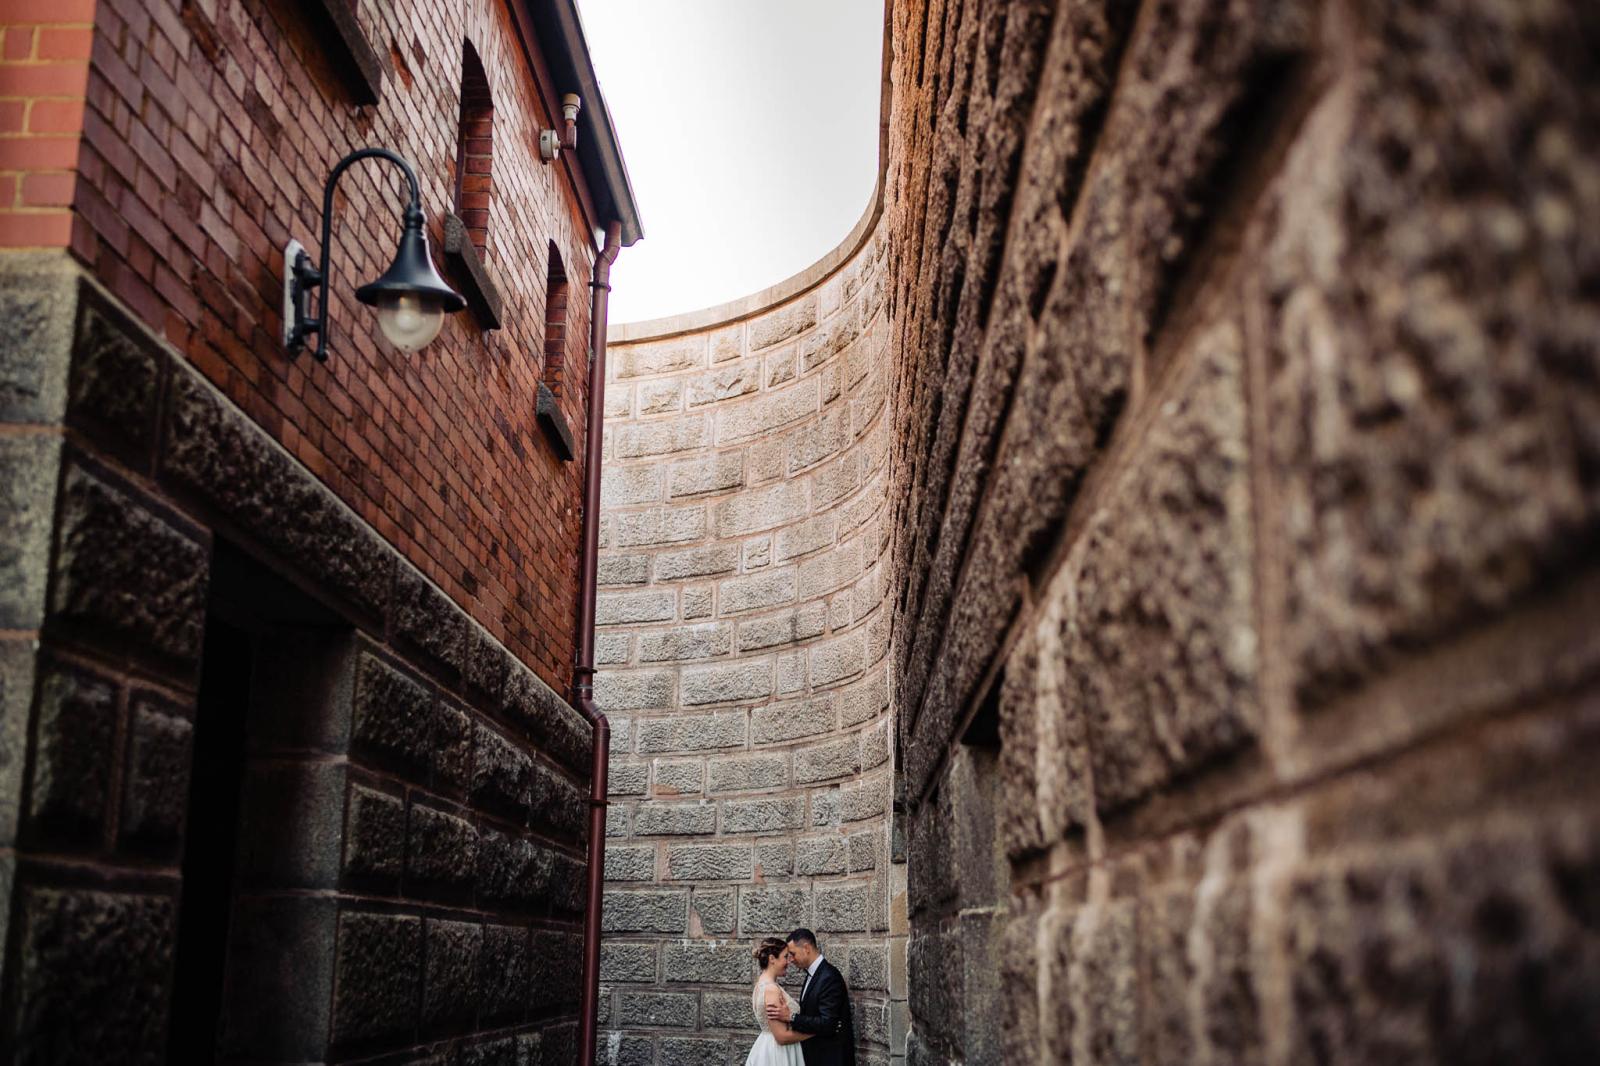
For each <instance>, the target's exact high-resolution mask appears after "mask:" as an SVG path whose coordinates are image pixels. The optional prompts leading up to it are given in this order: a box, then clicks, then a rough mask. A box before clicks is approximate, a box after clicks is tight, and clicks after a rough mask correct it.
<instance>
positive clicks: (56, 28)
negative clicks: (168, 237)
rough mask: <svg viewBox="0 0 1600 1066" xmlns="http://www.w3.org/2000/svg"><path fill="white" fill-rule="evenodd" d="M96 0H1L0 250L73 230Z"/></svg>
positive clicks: (62, 241)
mask: <svg viewBox="0 0 1600 1066" xmlns="http://www.w3.org/2000/svg"><path fill="white" fill-rule="evenodd" d="M93 16H94V0H4V2H0V26H4V27H5V30H4V37H3V38H0V248H62V247H65V246H66V244H67V240H68V238H69V237H70V235H71V233H72V215H71V213H70V211H69V210H68V208H69V206H70V205H71V203H72V186H73V168H74V167H75V166H76V165H77V160H78V131H79V130H80V129H81V128H82V126H83V90H84V82H85V79H86V75H87V72H88V59H89V41H90V37H91V34H92V31H91V28H90V20H91V19H92V18H93Z"/></svg>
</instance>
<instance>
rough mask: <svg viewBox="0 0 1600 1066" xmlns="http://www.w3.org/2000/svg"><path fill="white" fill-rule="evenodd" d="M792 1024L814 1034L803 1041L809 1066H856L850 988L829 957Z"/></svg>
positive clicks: (812, 981)
mask: <svg viewBox="0 0 1600 1066" xmlns="http://www.w3.org/2000/svg"><path fill="white" fill-rule="evenodd" d="M789 1025H790V1026H791V1027H792V1028H794V1029H795V1030H797V1031H799V1032H802V1033H811V1034H813V1035H812V1037H811V1039H810V1040H804V1041H801V1043H800V1054H801V1055H803V1056H804V1057H805V1060H806V1066H856V1025H855V1020H854V1019H853V1018H852V1017H851V1015H850V989H849V987H848V986H846V985H845V983H844V974H842V973H840V972H839V968H838V967H837V966H835V965H834V964H833V963H831V962H829V961H828V960H827V959H826V958H824V959H823V960H822V962H821V963H820V964H819V965H818V966H817V972H816V973H814V974H812V975H811V982H810V983H809V984H807V985H806V987H805V992H804V993H803V994H802V995H801V997H800V1012H799V1013H798V1014H796V1015H795V1016H794V1017H793V1018H790V1019H789Z"/></svg>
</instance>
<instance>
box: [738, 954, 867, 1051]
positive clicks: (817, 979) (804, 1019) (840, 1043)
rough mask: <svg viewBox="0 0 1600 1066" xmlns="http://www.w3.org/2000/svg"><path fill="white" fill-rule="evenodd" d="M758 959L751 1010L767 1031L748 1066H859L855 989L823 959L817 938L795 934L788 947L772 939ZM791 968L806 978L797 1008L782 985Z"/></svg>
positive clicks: (756, 1046)
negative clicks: (852, 1001) (852, 1007)
mask: <svg viewBox="0 0 1600 1066" xmlns="http://www.w3.org/2000/svg"><path fill="white" fill-rule="evenodd" d="M753 954H754V956H755V960H756V965H757V966H759V967H761V972H760V974H758V975H757V977H756V983H755V987H754V988H753V989H752V990H751V993H750V1005H751V1006H752V1007H753V1008H754V1010H755V1016H756V1024H757V1025H760V1026H762V1028H763V1029H764V1030H765V1032H763V1033H762V1034H761V1035H760V1036H758V1037H757V1038H756V1043H755V1047H752V1048H751V1049H750V1054H749V1056H748V1057H747V1058H746V1059H745V1060H744V1063H745V1066H801V1064H802V1063H804V1066H855V1062H856V1029H855V1022H854V1021H853V1020H852V1019H851V1016H850V989H849V988H848V987H847V986H846V985H845V983H844V974H842V973H840V972H839V970H838V967H836V966H834V965H833V964H832V963H830V962H829V961H828V960H827V959H825V958H823V957H822V952H821V951H820V950H818V948H817V937H816V934H814V933H813V932H812V931H811V930H809V929H796V930H795V931H794V932H792V933H790V934H789V939H788V941H787V942H785V941H782V940H779V939H778V938H777V937H769V938H767V939H766V940H763V941H762V942H761V943H760V944H759V945H757V947H756V950H755V951H754V952H753ZM790 966H793V967H794V968H795V969H796V970H800V971H802V972H804V973H805V975H806V979H805V984H804V985H803V986H802V987H801V989H800V1001H799V1002H798V1003H796V1002H795V1000H794V998H793V997H792V996H790V995H789V993H787V992H785V991H784V990H783V988H782V987H781V986H780V985H779V984H778V978H780V977H782V976H783V971H784V970H786V969H788V968H789V967H790Z"/></svg>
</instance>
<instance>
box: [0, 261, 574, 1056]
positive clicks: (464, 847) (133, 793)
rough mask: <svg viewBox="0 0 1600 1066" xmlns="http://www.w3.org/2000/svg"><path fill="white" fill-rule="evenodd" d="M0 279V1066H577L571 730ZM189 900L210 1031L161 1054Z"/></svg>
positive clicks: (171, 366) (136, 364) (287, 467)
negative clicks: (235, 806)
mask: <svg viewBox="0 0 1600 1066" xmlns="http://www.w3.org/2000/svg"><path fill="white" fill-rule="evenodd" d="M0 268H3V272H4V273H3V277H0V291H3V292H4V293H5V297H6V301H7V305H8V307H7V311H8V319H9V321H11V322H12V323H13V324H20V325H19V326H18V328H13V329H10V330H8V331H7V332H6V333H5V334H4V336H3V340H0V940H3V942H4V945H5V947H4V953H3V960H4V962H3V967H0V1048H4V1052H3V1057H4V1058H5V1060H6V1061H8V1062H16V1063H54V1064H63V1066H65V1064H69V1063H105V1062H126V1063H157V1062H165V1061H202V1060H203V1061H211V1052H212V1050H213V1046H212V1044H211V1037H212V1035H213V1024H214V1025H215V1033H216V1036H217V1037H218V1039H219V1041H220V1043H219V1044H218V1045H216V1048H217V1051H218V1058H217V1061H241V1060H248V1061H251V1062H330V1063H331V1062H351V1061H383V1062H396V1063H398V1062H419V1063H420V1062H441V1061H450V1062H474V1063H512V1062H543V1063H552V1064H553V1063H571V1062H572V1061H573V1060H574V1057H575V1055H576V1051H575V1045H576V1039H577V1026H576V1023H575V1015H576V1011H577V1004H578V992H579V976H580V970H581V958H580V956H581V930H582V913H581V912H582V909H583V876H584V871H585V866H584V859H583V856H584V843H585V835H586V829H587V812H588V796H587V774H588V767H589V756H588V750H589V743H590V735H591V730H590V727H589V725H588V724H587V723H586V722H585V721H584V720H583V719H582V718H581V717H580V716H579V715H578V714H577V712H576V711H574V710H573V709H572V708H571V707H569V706H568V705H567V704H566V703H565V702H564V701H563V700H562V699H561V697H560V696H558V695H557V694H556V693H555V692H554V691H553V690H552V689H550V688H549V686H547V685H545V684H544V682H543V681H541V680H540V679H539V677H538V676H537V674H535V673H534V672H533V671H532V670H531V669H529V668H528V667H527V666H526V665H524V664H523V663H522V662H520V661H519V660H518V659H517V658H516V656H514V655H513V654H512V653H511V652H510V651H509V650H508V649H507V648H506V647H505V646H504V645H502V644H501V643H499V642H498V641H496V640H495V639H494V638H493V637H492V636H491V635H490V634H489V633H488V632H487V631H486V630H485V629H484V628H483V627H482V626H481V625H479V624H478V623H477V622H475V621H474V620H473V619H472V618H470V617H469V616H468V614H467V613H466V612H465V611H464V610H463V609H462V608H461V607H460V606H459V605H457V604H455V603H453V602H452V601H451V600H450V598H449V597H448V596H446V595H445V594H444V593H443V592H442V591H441V590H440V589H439V588H438V587H437V586H435V585H434V584H433V583H432V582H430V581H429V580H428V579H427V578H426V577H425V576H424V575H423V574H422V573H421V572H419V571H418V570H417V569H416V568H415V567H413V566H412V565H411V564H410V563H409V562H408V561H407V560H406V559H405V558H404V557H403V556H402V555H401V554H400V552H398V551H397V550H396V549H395V548H394V547H393V546H392V545H390V544H389V543H388V542H387V541H385V540H384V538H383V537H382V536H381V535H380V534H379V532H378V531H377V530H375V529H373V528H372V527H371V526H369V525H368V524H366V523H365V522H363V521H362V520H361V519H360V517H359V516H357V515H356V514H355V513H354V512H353V511H352V510H351V509H350V508H349V507H347V506H346V505H345V504H344V503H342V502H341V501H340V500H339V499H338V498H337V497H336V496H335V495H334V494H333V493H332V492H331V491H330V490H329V489H328V488H327V487H325V486H324V485H322V484H321V483H320V482H319V481H318V480H317V479H316V477H315V476H314V475H313V474H312V473H311V472H310V471H309V470H307V469H306V468H305V467H304V466H302V465H301V464H300V463H298V462H297V461H296V460H295V459H294V458H293V457H292V456H291V455H290V454H289V453H288V452H287V451H285V450H284V449H283V448H281V447H280V446H279V445H278V444H277V443H276V442H275V441H273V440H272V438H271V437H270V436H269V435H268V434H267V433H266V432H265V431H264V430H262V429H261V428H260V427H259V426H257V425H256V424H255V423H254V422H253V421H252V420H251V419H250V418H249V417H248V415H247V414H246V413H245V412H243V411H242V410H240V409H239V408H238V407H237V406H235V405H234V404H233V403H232V402H230V401H229V400H228V399H227V398H226V397H225V396H224V395H223V394H222V393H221V392H220V391H218V390H217V389H216V388H215V387H214V386H213V385H212V384H210V383H209V382H208V381H206V380H205V379H204V378H203V377H202V376H201V375H200V374H199V373H197V372H196V371H195V369H194V368H193V367H192V365H191V364H189V363H188V362H187V361H186V360H184V359H183V358H182V357H181V355H180V354H178V353H177V352H175V351H174V350H173V349H172V348H171V347H170V345H168V344H166V343H165V342H164V341H162V340H161V339H160V338H158V337H156V336H155V335H153V334H152V333H150V332H149V331H148V330H146V329H145V328H144V327H143V326H142V325H141V324H139V323H138V322H137V320H136V319H135V318H134V316H132V315H131V314H130V313H129V311H128V309H127V308H125V307H123V306H121V305H120V302H119V301H118V300H117V299H116V298H115V297H114V296H113V295H111V294H110V293H108V292H106V291H105V290H104V289H103V288H102V287H101V286H99V285H98V283H97V282H96V281H95V280H94V279H93V278H92V277H90V276H89V275H88V274H87V273H86V272H85V271H84V270H83V269H82V268H81V267H80V266H79V265H78V264H76V263H74V262H73V261H71V260H70V259H69V258H68V256H66V255H65V254H64V253H13V254H10V255H8V256H7V257H6V258H5V259H4V260H3V261H0ZM241 558H248V559H249V560H250V561H249V562H248V563H244V564H241V563H240V562H239V561H238V560H239V559H241ZM241 566H244V567H246V568H250V572H252V573H254V572H256V571H255V568H259V569H260V570H261V571H262V572H270V573H271V574H273V575H275V576H274V577H273V579H272V580H273V581H275V582H278V584H273V585H270V586H269V585H248V586H247V585H241V584H240V583H239V582H240V578H239V574H240V573H241V570H240V569H239V568H240V567H241ZM268 588H272V589H281V588H297V589H299V590H300V591H298V592H295V593H293V598H292V599H293V602H296V603H298V602H301V601H304V602H307V603H312V604H314V607H315V616H314V619H310V618H306V619H303V620H301V621H297V620H296V619H297V618H301V615H298V614H296V613H295V612H302V611H303V610H305V609H304V608H300V607H295V608H293V609H292V610H291V608H290V607H288V606H287V604H289V603H290V602H291V597H290V594H288V593H278V592H274V593H273V594H272V595H260V593H261V592H262V591H263V590H265V589H268ZM241 613H242V614H248V615H250V616H251V617H253V618H254V619H256V620H257V621H258V622H259V625H256V626H255V628H254V629H252V630H251V633H252V636H251V638H250V639H251V641H252V644H253V652H252V655H251V657H250V659H249V660H248V661H247V662H246V663H245V665H243V666H239V664H238V663H237V662H236V661H229V660H226V659H219V658H218V656H219V651H218V648H219V646H220V645H221V644H222V643H224V641H223V637H224V634H223V633H222V632H220V623H219V621H218V620H219V618H224V617H226V618H236V617H237V615H238V614H241ZM238 624H240V625H242V624H243V623H238ZM213 664H216V665H213ZM217 675H221V676H220V677H219V676H217ZM219 679H220V680H221V681H222V682H224V690H225V691H232V692H234V693H243V694H242V695H239V696H238V697H237V702H235V703H223V704H221V705H220V706H219V705H217V704H215V703H213V704H212V705H211V707H210V710H209V711H206V712H199V707H200V705H201V703H202V693H203V692H205V691H206V686H207V685H208V684H210V683H211V682H212V681H214V680H219ZM230 718H231V719H234V720H241V721H242V724H241V728H242V732H243V737H244V740H243V747H244V755H243V763H242V765H243V771H242V773H241V774H240V776H241V777H242V781H231V780H230V782H229V784H230V785H231V787H232V788H233V789H236V790H237V791H238V793H239V794H240V797H241V798H240V810H239V814H238V817H237V819H236V822H235V823H234V824H231V825H229V826H228V827H227V828H226V831H225V833H224V834H223V835H222V836H221V838H220V840H219V841H217V846H218V847H219V848H223V849H227V848H236V857H235V859H234V863H233V869H232V881H231V887H230V884H229V883H227V882H224V883H223V884H221V885H216V884H211V883H205V884H201V883H197V882H193V881H191V880H190V879H189V877H188V876H187V874H186V870H187V869H188V867H187V866H186V865H185V861H186V852H185V843H186V835H187V834H189V833H191V832H192V831H193V828H194V826H195V825H196V824H197V823H205V822H207V821H210V820H211V817H212V814H213V812H212V811H209V810H199V809H196V808H195V807H193V806H191V803H190V799H191V791H190V786H191V779H192V778H194V777H204V776H206V775H210V776H211V777H215V776H216V775H217V774H218V773H219V772H223V773H233V772H234V771H233V770H229V769H227V768H226V767H223V766H222V765H221V764H219V763H217V762H215V761H209V762H208V761H206V760H203V759H197V758H196V757H195V752H196V749H197V747H198V746H199V745H198V741H199V738H200V736H201V734H202V732H203V729H202V728H201V726H202V725H203V727H204V729H209V730H211V731H212V733H213V735H214V733H215V731H216V730H217V728H218V727H219V725H221V726H223V728H224V729H226V725H225V720H227V719H230ZM209 795H210V798H211V801H214V802H217V803H220V804H226V803H227V802H228V800H227V797H228V795H229V790H228V788H216V789H213V791H212V792H211V793H209ZM201 865H206V864H205V863H202V864H201ZM191 898H192V899H191ZM191 902H195V903H197V905H209V906H210V907H212V908H216V907H221V908H225V909H229V910H231V915H232V917H231V920H230V923H229V926H228V928H229V935H228V938H227V948H226V959H225V967H224V968H223V969H222V970H221V972H219V973H218V974H217V975H216V977H217V983H218V984H219V985H220V987H221V989H222V990H221V991H220V992H219V993H218V995H219V996H220V1001H221V1002H220V1009H219V1010H218V1011H212V1012H207V1011H204V1010H196V1011H193V1012H191V1013H190V1014H188V1015H185V1016H184V1024H183V1025H181V1026H169V1012H170V1011H173V1010H176V1009H178V1008H177V1007H175V1006H174V1003H175V997H179V996H181V995H182V991H183V990H182V989H181V988H179V987H177V986H178V985H180V983H181V982H179V981H178V979H177V977H176V976H175V975H176V974H177V973H178V972H179V971H180V970H181V969H182V965H181V963H182V960H181V959H179V958H178V957H177V956H178V954H179V950H178V949H179V946H180V945H185V946H186V948H185V949H186V950H187V949H188V948H192V947H194V946H195V941H194V940H193V939H189V940H185V939H184V938H183V935H182V933H181V930H180V924H181V920H182V919H183V918H184V916H185V915H186V914H189V913H193V912H192V910H191V909H190V904H191ZM223 961H224V960H222V959H221V958H220V957H219V964H221V963H222V962H223ZM185 987H187V988H188V989H189V990H190V991H191V992H192V991H193V990H194V989H193V984H192V982H191V984H189V985H188V986H185ZM169 1040H170V1041H172V1044H171V1047H172V1048H176V1049H183V1048H189V1049H190V1050H191V1051H192V1054H191V1053H188V1052H185V1051H183V1050H174V1051H171V1057H170V1058H169Z"/></svg>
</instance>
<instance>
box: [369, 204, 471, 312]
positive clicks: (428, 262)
mask: <svg viewBox="0 0 1600 1066" xmlns="http://www.w3.org/2000/svg"><path fill="white" fill-rule="evenodd" d="M403 296H414V297H417V298H418V299H419V300H420V301H421V303H422V304H423V305H424V306H430V305H431V306H433V307H437V308H438V309H439V310H441V311H446V312H455V311H459V310H461V309H462V308H464V307H466V306H467V300H466V297H464V296H462V295H461V294H460V293H459V292H456V290H454V289H452V288H451V287H450V286H449V285H448V284H446V283H445V280H444V279H443V278H441V277H440V276H439V272H438V271H437V270H435V269H433V258H432V257H431V256H429V255H428V235H427V234H425V233H423V232H422V218H421V214H420V212H419V213H418V215H417V217H416V218H415V219H411V218H407V219H406V227H405V232H403V233H402V234H401V235H400V247H399V248H397V249H396V250H395V253H394V262H393V263H390V264H389V269H388V270H385V271H384V272H383V276H382V277H381V278H379V279H378V280H377V281H373V282H368V283H367V284H365V285H363V286H361V287H360V288H359V289H357V290H356V299H358V300H360V301H361V302H362V303H364V304H370V305H373V306H380V305H392V304H394V303H396V302H397V301H398V300H399V299H400V298H401V297H403Z"/></svg>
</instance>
